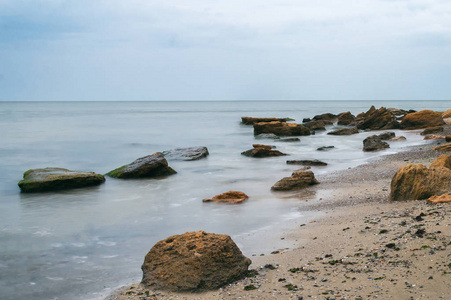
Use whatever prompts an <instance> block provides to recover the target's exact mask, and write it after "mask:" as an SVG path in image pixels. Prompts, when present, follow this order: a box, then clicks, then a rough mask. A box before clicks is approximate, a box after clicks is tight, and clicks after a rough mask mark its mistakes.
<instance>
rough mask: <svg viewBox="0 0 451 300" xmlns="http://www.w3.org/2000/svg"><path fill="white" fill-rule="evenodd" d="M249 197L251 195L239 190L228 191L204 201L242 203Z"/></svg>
mask: <svg viewBox="0 0 451 300" xmlns="http://www.w3.org/2000/svg"><path fill="white" fill-rule="evenodd" d="M247 199H249V196H248V195H246V194H245V193H243V192H238V191H228V192H225V193H222V194H219V195H216V196H213V198H206V199H203V200H202V201H203V202H220V203H230V204H238V203H242V202H244V201H246V200H247Z"/></svg>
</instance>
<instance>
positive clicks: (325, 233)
mask: <svg viewBox="0 0 451 300" xmlns="http://www.w3.org/2000/svg"><path fill="white" fill-rule="evenodd" d="M449 131H450V129H449V127H448V128H446V131H445V133H444V134H449ZM437 143H444V140H438V141H431V142H430V144H427V145H422V146H417V147H413V148H410V149H409V150H408V151H405V152H401V153H397V154H393V155H387V156H383V157H381V158H379V159H377V160H376V161H372V162H370V163H368V164H365V165H362V166H359V167H356V168H353V169H348V170H344V171H339V172H334V173H331V174H328V175H325V176H320V177H317V179H318V180H319V181H320V182H321V184H319V185H317V186H314V187H311V188H308V189H307V190H302V191H299V192H296V193H290V194H289V197H299V199H300V200H302V199H310V200H305V201H304V202H302V203H301V205H300V210H301V211H312V212H320V216H319V215H318V217H317V218H316V219H314V220H311V221H309V222H308V223H307V224H299V223H296V222H293V227H295V228H293V230H291V231H290V232H287V233H281V236H280V239H283V240H284V241H285V242H287V243H289V244H290V245H292V247H291V248H290V249H285V248H284V249H279V250H276V251H274V252H273V253H264V255H262V256H260V255H256V256H252V257H250V258H251V259H252V265H251V266H250V269H254V270H256V271H257V272H258V275H256V276H253V277H248V278H245V279H242V280H240V281H238V282H235V283H233V284H230V285H227V286H225V287H223V288H221V289H219V290H217V291H211V292H206V293H195V294H189V293H172V292H165V291H153V290H148V289H145V288H142V287H140V286H139V284H134V285H131V286H128V287H124V288H122V289H121V290H120V291H118V292H117V293H116V294H114V295H112V296H110V297H109V298H108V299H109V300H124V299H133V300H136V299H187V300H191V299H449V294H450V291H451V290H450V288H449V280H450V279H451V227H450V225H451V217H450V213H451V204H427V203H426V202H425V201H407V202H389V201H388V196H389V193H390V182H391V179H392V177H393V175H394V174H395V172H396V171H397V170H398V169H399V168H400V167H402V166H404V165H407V164H419V163H421V164H424V165H426V166H428V165H429V164H430V163H431V162H432V161H433V160H434V159H435V158H437V157H438V156H439V155H441V154H443V153H442V152H438V151H434V150H432V148H433V147H434V146H436V145H437ZM306 193H307V194H309V193H311V194H312V193H313V194H315V193H316V194H321V195H324V196H323V197H316V198H315V200H311V198H308V197H307V198H306V197H305V194H306ZM249 289H251V290H249Z"/></svg>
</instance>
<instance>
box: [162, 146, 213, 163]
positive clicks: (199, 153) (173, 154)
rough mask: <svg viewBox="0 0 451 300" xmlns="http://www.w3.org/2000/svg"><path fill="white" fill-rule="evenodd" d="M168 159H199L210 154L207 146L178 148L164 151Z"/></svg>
mask: <svg viewBox="0 0 451 300" xmlns="http://www.w3.org/2000/svg"><path fill="white" fill-rule="evenodd" d="M162 153H163V155H164V156H165V157H166V159H173V160H199V159H201V158H204V157H207V156H208V154H209V153H208V149H207V147H188V148H177V149H172V150H167V151H163V152H162Z"/></svg>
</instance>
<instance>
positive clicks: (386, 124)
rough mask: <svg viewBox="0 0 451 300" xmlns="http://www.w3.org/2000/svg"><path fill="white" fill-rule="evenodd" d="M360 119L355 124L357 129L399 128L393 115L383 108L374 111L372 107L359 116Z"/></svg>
mask: <svg viewBox="0 0 451 300" xmlns="http://www.w3.org/2000/svg"><path fill="white" fill-rule="evenodd" d="M360 117H361V120H360V121H359V122H358V123H357V128H358V129H362V130H385V129H397V128H399V127H400V124H399V122H398V121H397V120H396V117H395V115H394V114H393V113H392V112H391V111H389V110H388V109H386V108H385V107H380V108H379V109H376V108H375V107H374V106H372V107H371V108H370V109H369V110H368V111H367V112H366V113H364V114H363V115H360Z"/></svg>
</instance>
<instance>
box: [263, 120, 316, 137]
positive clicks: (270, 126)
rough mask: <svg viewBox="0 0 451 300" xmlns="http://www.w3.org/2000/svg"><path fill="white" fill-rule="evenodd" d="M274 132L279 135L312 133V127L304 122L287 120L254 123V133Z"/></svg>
mask: <svg viewBox="0 0 451 300" xmlns="http://www.w3.org/2000/svg"><path fill="white" fill-rule="evenodd" d="M261 133H273V134H275V135H278V136H301V135H310V129H308V128H307V127H305V126H303V125H302V124H296V123H286V122H277V121H274V122H260V123H254V135H259V134H261Z"/></svg>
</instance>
